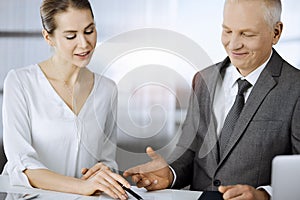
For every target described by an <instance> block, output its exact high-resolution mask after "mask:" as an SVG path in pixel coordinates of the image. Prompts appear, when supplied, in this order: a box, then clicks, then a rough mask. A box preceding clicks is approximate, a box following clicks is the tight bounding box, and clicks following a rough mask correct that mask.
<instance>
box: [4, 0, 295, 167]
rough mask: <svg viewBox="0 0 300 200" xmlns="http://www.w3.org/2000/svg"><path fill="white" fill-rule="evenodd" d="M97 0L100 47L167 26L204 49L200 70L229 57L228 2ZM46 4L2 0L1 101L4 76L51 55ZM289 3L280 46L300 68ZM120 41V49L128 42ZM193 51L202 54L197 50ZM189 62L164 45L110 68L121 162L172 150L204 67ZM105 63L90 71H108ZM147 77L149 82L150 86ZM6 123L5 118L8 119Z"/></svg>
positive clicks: (123, 58)
mask: <svg viewBox="0 0 300 200" xmlns="http://www.w3.org/2000/svg"><path fill="white" fill-rule="evenodd" d="M90 2H91V4H92V7H93V10H94V15H95V21H96V24H97V29H98V42H99V47H101V45H102V44H103V43H105V42H107V41H110V39H111V38H117V39H118V37H119V36H120V35H122V34H123V35H124V34H125V35H126V33H128V32H129V33H132V31H136V32H138V30H141V29H145V28H147V29H148V30H149V29H155V30H161V31H162V34H166V33H168V32H170V33H171V34H172V35H173V36H175V37H173V38H175V39H174V41H169V42H171V43H173V44H174V46H175V48H176V43H177V42H179V41H176V38H177V37H185V39H186V40H187V41H189V42H191V41H192V42H193V43H194V44H197V45H198V46H199V47H200V48H202V49H203V51H204V52H200V51H199V55H200V54H202V55H205V56H204V57H205V58H203V63H202V64H203V66H197V67H198V68H199V69H200V68H202V67H205V66H206V65H207V64H209V63H213V62H218V61H221V60H222V59H224V58H225V56H226V54H225V51H224V50H223V47H222V45H221V41H220V35H221V23H222V9H223V2H224V0H213V1H202V0H188V1H182V0H91V1H90ZM40 3H41V0H26V1H24V0H9V1H5V0H0V105H1V106H2V88H3V81H4V78H5V76H6V74H7V72H8V71H9V70H10V69H13V68H19V67H23V66H27V65H29V64H33V63H38V62H40V61H42V60H44V59H46V58H48V57H49V56H50V55H51V49H50V48H49V46H48V45H47V44H46V43H45V42H44V40H43V38H42V36H41V22H40V16H39V6H40ZM282 3H283V14H282V21H283V23H284V29H283V35H282V38H281V40H280V42H279V44H278V45H276V46H275V49H276V50H277V51H278V52H279V53H280V54H281V55H282V56H283V57H284V58H285V59H286V60H288V61H289V62H290V63H291V64H293V65H295V66H297V67H298V68H299V66H300V56H299V55H300V12H299V10H300V1H298V0H282ZM163 30H166V32H164V31H163ZM131 36H134V34H132V35H131ZM138 36H139V34H137V37H138ZM120 37H121V36H120ZM170 38H172V37H170ZM117 39H116V40H114V42H115V41H118V40H117ZM115 44H116V45H115V48H117V47H118V45H122V44H117V43H115ZM171 50H172V49H171ZM97 51H98V50H96V53H95V54H96V55H97V56H94V58H93V60H92V62H91V65H98V64H99V63H100V64H101V62H100V61H99V60H101V51H100V52H97ZM192 53H194V54H196V55H197V52H192ZM189 65H191V63H189V62H187V60H185V59H184V58H182V57H180V55H178V54H176V53H172V52H171V51H161V50H157V49H154V50H153V49H150V50H149V51H148V49H143V50H141V51H133V52H130V53H127V54H126V56H124V55H122V56H121V57H120V58H119V59H114V61H113V62H111V63H110V69H112V70H107V71H108V72H107V74H105V75H107V76H108V77H110V78H112V79H113V80H115V81H116V82H117V84H118V86H119V118H118V120H119V127H120V128H119V132H118V134H119V136H118V137H119V143H118V145H119V149H118V161H119V162H120V163H121V165H122V166H121V168H126V167H128V166H129V165H130V164H132V161H131V160H130V159H129V158H128V156H127V155H128V153H130V154H131V155H133V156H138V153H139V152H142V151H144V148H145V147H146V146H147V145H151V146H153V147H154V148H155V149H161V150H162V153H165V152H164V151H166V154H168V152H170V151H171V150H172V147H173V145H174V143H175V142H176V138H177V137H178V133H179V131H178V130H179V129H180V125H181V123H182V121H183V119H184V115H185V111H186V106H187V102H188V96H189V92H190V84H191V80H192V77H193V75H194V73H195V72H196V71H197V67H196V68H195V66H193V67H194V68H193V67H191V66H189ZM105 67H106V66H92V67H91V68H92V69H93V70H95V71H96V72H98V73H99V71H100V72H101V73H102V72H103V69H104V68H105ZM105 69H107V68H105ZM97 70H99V71H97ZM149 77H150V78H149ZM143 80H147V84H145V83H146V82H145V81H144V82H143ZM150 83H151V84H150ZM0 110H1V109H0ZM0 120H1V122H2V116H1V117H0ZM0 139H1V140H2V124H1V123H0ZM170 144H171V145H170ZM164 147H166V148H164ZM0 167H1V163H0ZM0 170H1V168H0Z"/></svg>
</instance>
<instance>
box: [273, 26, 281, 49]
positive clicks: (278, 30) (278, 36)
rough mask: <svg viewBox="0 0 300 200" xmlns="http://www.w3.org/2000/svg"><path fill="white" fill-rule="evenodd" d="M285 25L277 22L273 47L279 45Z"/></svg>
mask: <svg viewBox="0 0 300 200" xmlns="http://www.w3.org/2000/svg"><path fill="white" fill-rule="evenodd" d="M282 28H283V24H282V22H277V23H276V25H275V26H274V29H273V34H274V36H273V45H275V44H277V42H278V41H279V39H280V36H281V33H282Z"/></svg>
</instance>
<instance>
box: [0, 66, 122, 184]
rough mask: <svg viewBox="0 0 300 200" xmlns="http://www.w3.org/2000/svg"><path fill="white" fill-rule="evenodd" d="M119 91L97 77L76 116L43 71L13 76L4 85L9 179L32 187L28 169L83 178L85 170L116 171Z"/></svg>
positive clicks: (30, 70)
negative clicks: (99, 167)
mask: <svg viewBox="0 0 300 200" xmlns="http://www.w3.org/2000/svg"><path fill="white" fill-rule="evenodd" d="M116 110H117V90H116V85H115V83H114V82H113V81H111V80H109V79H107V78H105V77H102V76H100V75H97V74H95V75H94V86H93V89H92V91H91V93H90V95H89V96H88V98H87V100H86V102H85V104H84V105H83V107H82V109H81V111H80V113H79V114H78V115H75V114H74V113H73V112H72V110H71V109H70V108H69V107H68V106H67V105H66V103H65V102H64V101H63V100H62V99H61V97H60V96H59V95H58V94H57V93H56V91H55V90H54V88H53V87H52V86H51V84H50V82H49V81H48V80H47V78H46V77H45V75H44V73H43V72H42V71H41V69H40V67H39V66H38V65H30V66H28V67H24V68H20V69H16V70H11V71H10V72H9V73H8V75H7V77H6V79H5V82H4V96H3V128H4V130H3V140H4V149H5V154H6V156H7V159H8V162H7V163H6V165H5V168H4V171H3V173H4V174H8V175H9V177H10V182H11V184H13V185H25V186H29V187H30V184H29V181H28V179H27V176H26V175H25V174H24V173H23V171H24V170H25V169H49V170H52V171H54V172H56V173H59V174H63V175H66V176H72V177H77V178H79V177H81V168H83V167H87V168H90V167H92V166H93V165H95V164H96V163H97V162H103V163H105V164H107V165H108V166H110V167H111V168H114V169H116V168H117V164H116V162H115V152H116V146H115V144H116V122H115V119H116Z"/></svg>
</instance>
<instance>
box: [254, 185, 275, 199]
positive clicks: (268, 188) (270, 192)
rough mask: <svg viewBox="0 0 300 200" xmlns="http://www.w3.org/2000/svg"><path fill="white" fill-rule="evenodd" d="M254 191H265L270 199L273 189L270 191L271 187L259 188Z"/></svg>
mask: <svg viewBox="0 0 300 200" xmlns="http://www.w3.org/2000/svg"><path fill="white" fill-rule="evenodd" d="M256 189H257V190H265V191H266V192H267V193H268V194H269V195H270V197H272V194H273V189H272V187H271V186H270V185H265V186H259V187H258V188H256Z"/></svg>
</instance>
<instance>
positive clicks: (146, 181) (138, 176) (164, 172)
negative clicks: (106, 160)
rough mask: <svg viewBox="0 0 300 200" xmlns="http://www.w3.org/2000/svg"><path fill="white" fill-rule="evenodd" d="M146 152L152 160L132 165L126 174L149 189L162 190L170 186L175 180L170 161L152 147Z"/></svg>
mask: <svg viewBox="0 0 300 200" xmlns="http://www.w3.org/2000/svg"><path fill="white" fill-rule="evenodd" d="M146 152H147V154H148V156H149V157H150V158H151V159H152V161H150V162H148V163H145V164H142V165H138V166H135V167H132V168H130V169H128V170H126V171H125V172H124V174H123V175H124V176H125V177H128V176H131V177H132V181H133V182H135V183H136V185H137V187H144V188H146V189H147V190H160V189H166V188H168V187H170V185H171V184H172V182H173V173H172V171H171V170H170V168H169V165H168V163H167V162H166V161H165V160H164V159H163V158H162V157H161V156H160V155H159V154H157V153H156V152H155V151H154V150H153V149H152V148H151V147H147V149H146Z"/></svg>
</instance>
